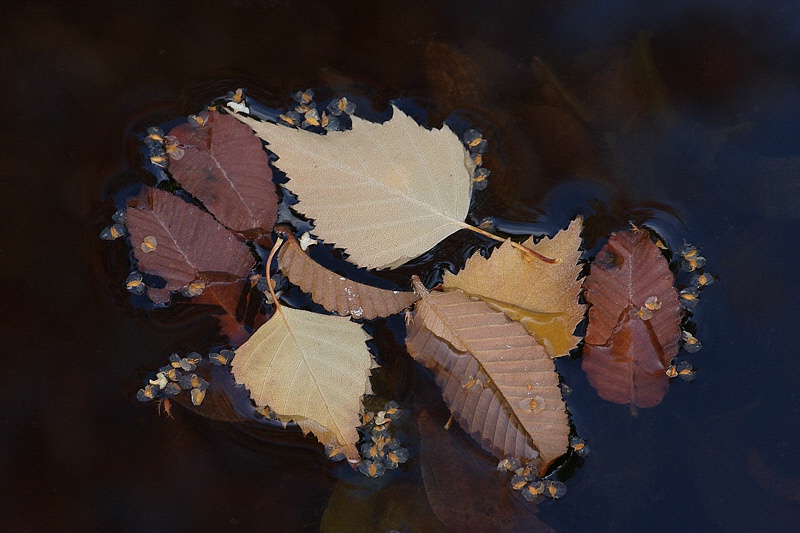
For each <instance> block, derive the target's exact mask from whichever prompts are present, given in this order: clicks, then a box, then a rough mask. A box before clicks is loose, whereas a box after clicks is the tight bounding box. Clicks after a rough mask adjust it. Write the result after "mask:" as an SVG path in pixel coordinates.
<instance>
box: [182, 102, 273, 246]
mask: <svg viewBox="0 0 800 533" xmlns="http://www.w3.org/2000/svg"><path fill="white" fill-rule="evenodd" d="M204 118H205V122H204V123H203V124H202V125H200V124H198V123H197V122H193V123H187V124H181V125H180V126H176V127H175V128H173V129H172V131H170V133H169V136H171V137H174V140H175V141H176V142H177V143H178V144H179V146H180V147H181V149H182V150H183V151H182V154H183V155H182V157H180V158H173V159H171V161H170V163H169V170H170V172H171V173H172V177H173V178H175V180H176V181H177V182H178V183H180V184H181V186H182V187H183V188H184V189H186V190H187V191H188V192H189V193H190V194H192V195H193V196H194V197H195V198H197V199H198V200H200V201H201V202H203V205H204V206H205V207H206V209H208V210H209V211H210V212H211V213H212V214H213V215H214V216H215V217H216V219H217V220H218V221H219V222H220V223H222V224H223V225H225V226H226V227H228V228H230V229H232V230H234V231H237V232H248V230H257V231H256V233H270V232H271V231H272V227H273V226H274V225H275V219H276V217H277V212H278V195H277V193H276V192H275V185H274V184H273V183H272V170H271V169H270V166H269V157H268V156H267V154H266V152H264V149H263V147H262V145H261V142H259V140H258V139H257V138H255V137H253V135H252V132H251V131H250V128H248V127H247V126H245V125H243V124H241V123H240V122H239V121H237V120H236V119H234V118H233V117H231V116H230V115H227V114H220V113H217V112H216V111H211V112H209V113H208V115H207V116H205V117H204Z"/></svg>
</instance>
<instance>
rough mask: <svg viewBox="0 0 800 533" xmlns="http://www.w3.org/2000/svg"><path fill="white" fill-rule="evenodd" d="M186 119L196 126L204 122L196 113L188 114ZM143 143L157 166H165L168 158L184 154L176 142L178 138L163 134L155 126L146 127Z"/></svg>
mask: <svg viewBox="0 0 800 533" xmlns="http://www.w3.org/2000/svg"><path fill="white" fill-rule="evenodd" d="M188 120H189V124H194V125H198V126H202V125H203V124H205V119H203V118H201V117H199V116H197V115H191V116H189V119H188ZM144 144H145V146H147V148H148V149H149V156H150V162H151V163H152V164H154V165H155V166H157V167H159V168H167V165H168V164H169V160H170V158H172V159H181V158H182V157H183V156H184V150H183V148H181V146H180V145H179V144H178V139H176V138H175V137H172V136H171V135H164V132H163V131H162V130H161V128H158V127H155V126H153V127H151V128H147V137H145V138H144Z"/></svg>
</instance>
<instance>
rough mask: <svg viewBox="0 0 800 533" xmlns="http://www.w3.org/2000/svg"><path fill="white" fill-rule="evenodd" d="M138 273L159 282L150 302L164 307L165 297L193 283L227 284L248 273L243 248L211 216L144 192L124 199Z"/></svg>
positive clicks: (170, 198)
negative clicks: (162, 304)
mask: <svg viewBox="0 0 800 533" xmlns="http://www.w3.org/2000/svg"><path fill="white" fill-rule="evenodd" d="M126 220H127V226H128V230H129V231H130V234H131V244H132V245H133V252H134V254H135V255H136V259H138V261H139V270H141V271H142V272H147V273H149V274H154V275H156V276H159V277H161V278H163V279H164V280H165V281H166V282H167V284H166V286H165V287H163V288H158V289H156V288H152V287H151V288H150V289H149V291H148V294H149V296H150V299H151V300H153V301H154V302H156V303H164V302H167V301H169V293H170V291H174V290H177V289H180V288H182V287H186V286H187V285H188V284H189V283H191V282H193V281H195V280H198V281H199V282H200V283H201V285H204V284H208V283H210V282H212V281H233V280H235V279H237V278H241V277H242V276H244V275H245V274H247V272H248V271H249V270H250V268H252V266H253V263H254V261H253V256H252V255H251V254H250V250H249V249H248V248H247V246H246V245H245V244H244V243H242V242H241V241H239V240H238V239H237V238H236V235H234V234H233V233H231V232H230V231H229V230H228V229H227V228H225V227H224V226H223V225H221V224H220V223H218V222H217V221H216V220H214V218H213V217H211V215H209V214H208V213H206V212H204V211H203V210H201V209H199V208H198V207H196V206H194V205H192V204H190V203H187V202H184V201H183V200H182V199H180V198H179V197H177V196H175V195H173V194H170V193H168V192H164V191H161V190H158V189H152V188H149V187H146V188H144V189H143V190H142V192H141V194H140V195H139V196H138V197H137V198H135V199H129V201H128V210H127V214H126Z"/></svg>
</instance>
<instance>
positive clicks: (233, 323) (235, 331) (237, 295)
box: [190, 280, 265, 346]
mask: <svg viewBox="0 0 800 533" xmlns="http://www.w3.org/2000/svg"><path fill="white" fill-rule="evenodd" d="M245 287H248V288H249V283H248V282H247V281H246V280H238V281H234V282H231V283H213V284H211V285H209V286H208V287H206V288H205V289H204V290H203V292H202V294H200V295H198V296H195V297H194V298H192V299H191V301H190V303H191V304H208V305H214V306H217V307H218V308H219V310H218V312H215V313H214V315H215V316H216V317H217V319H218V320H219V326H220V332H221V333H222V334H223V335H225V336H226V337H228V339H229V340H230V343H231V345H232V346H239V345H241V344H242V343H243V342H245V341H246V340H247V339H248V338H249V337H250V332H251V329H250V328H248V324H249V321H248V322H247V324H246V323H245V322H246V320H245V319H246V318H247V317H246V316H245V313H241V315H242V316H241V317H240V318H237V315H239V313H238V310H239V308H240V305H241V304H246V303H247V300H248V295H247V294H243V292H244V290H245ZM243 300H244V301H243ZM264 321H265V318H264V315H263V314H256V316H255V317H254V323H253V327H254V329H255V328H258V326H260V325H261V324H263V323H264Z"/></svg>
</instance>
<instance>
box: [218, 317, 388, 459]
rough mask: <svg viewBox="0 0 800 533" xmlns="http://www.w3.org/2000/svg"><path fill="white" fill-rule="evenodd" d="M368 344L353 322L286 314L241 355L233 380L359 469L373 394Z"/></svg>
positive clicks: (256, 336) (260, 403) (260, 332)
mask: <svg viewBox="0 0 800 533" xmlns="http://www.w3.org/2000/svg"><path fill="white" fill-rule="evenodd" d="M369 338H370V337H369V335H367V334H366V333H365V332H364V330H363V329H361V327H360V326H359V325H358V324H356V323H355V322H352V321H350V319H349V318H346V317H338V316H330V315H320V314H316V313H309V312H308V311H300V310H296V309H290V308H288V307H282V308H280V309H279V312H277V313H275V314H274V315H273V316H272V318H271V319H270V320H269V321H268V322H267V323H266V324H264V325H263V326H261V327H260V328H259V329H258V330H257V331H256V332H255V333H254V334H253V336H252V337H250V339H249V340H248V341H247V342H246V343H244V344H243V345H242V346H240V347H239V349H237V350H236V357H235V358H234V359H233V363H232V367H233V374H234V376H235V378H236V381H237V382H238V383H242V384H244V385H245V386H246V387H247V388H248V389H250V395H251V397H252V398H253V400H254V401H255V403H256V405H257V406H259V407H267V406H269V407H270V408H271V409H272V410H273V411H275V413H277V415H278V418H279V419H281V420H283V421H289V420H293V421H295V422H297V423H298V425H299V426H300V427H301V428H302V429H303V431H304V432H306V433H307V432H309V431H311V432H313V433H314V435H315V436H316V437H317V438H318V439H319V441H320V442H322V443H323V444H328V443H334V444H337V445H339V446H342V447H343V451H344V452H345V455H346V456H347V457H348V459H351V460H353V461H356V460H358V457H359V455H358V450H357V449H356V441H358V438H359V436H358V431H357V430H356V428H357V427H358V426H359V425H360V421H359V413H360V412H361V397H362V396H363V395H364V394H367V393H371V392H372V390H371V387H370V381H369V376H370V369H371V368H372V367H373V361H372V356H371V355H370V353H369V351H368V350H367V346H366V345H365V344H364V343H365V341H367V340H368V339H369Z"/></svg>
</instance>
